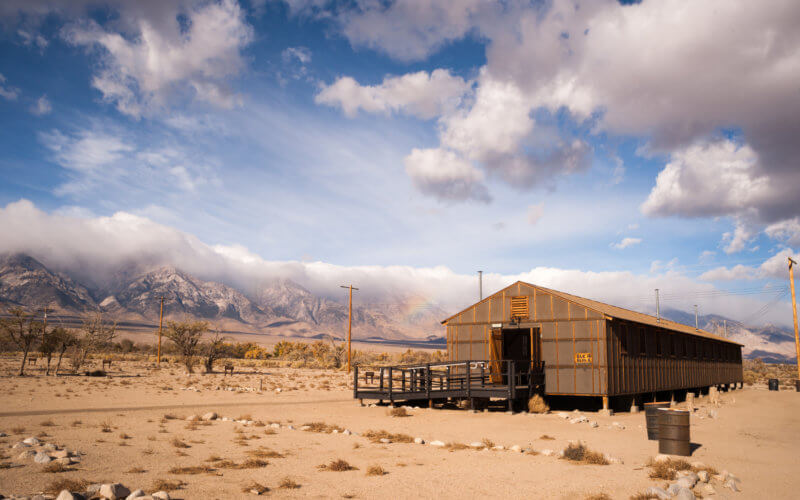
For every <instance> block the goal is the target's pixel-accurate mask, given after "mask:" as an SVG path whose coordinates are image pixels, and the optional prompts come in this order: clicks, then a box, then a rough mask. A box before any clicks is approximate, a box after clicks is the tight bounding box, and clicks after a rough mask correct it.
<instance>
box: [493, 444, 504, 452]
mask: <svg viewBox="0 0 800 500" xmlns="http://www.w3.org/2000/svg"><path fill="white" fill-rule="evenodd" d="M492 449H493V450H495V451H503V450H505V449H506V447H505V446H503V445H502V444H498V445H496V446H492Z"/></svg>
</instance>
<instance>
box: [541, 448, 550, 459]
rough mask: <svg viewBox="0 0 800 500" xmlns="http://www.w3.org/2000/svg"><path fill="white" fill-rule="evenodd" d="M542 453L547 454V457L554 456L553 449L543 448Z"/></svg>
mask: <svg viewBox="0 0 800 500" xmlns="http://www.w3.org/2000/svg"><path fill="white" fill-rule="evenodd" d="M541 454H542V455H544V456H546V457H551V456H553V450H547V449H545V450H542V451H541Z"/></svg>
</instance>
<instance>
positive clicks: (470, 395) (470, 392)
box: [467, 361, 472, 410]
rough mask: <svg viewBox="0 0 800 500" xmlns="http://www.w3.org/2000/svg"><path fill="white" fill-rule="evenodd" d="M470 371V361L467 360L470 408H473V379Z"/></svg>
mask: <svg viewBox="0 0 800 500" xmlns="http://www.w3.org/2000/svg"><path fill="white" fill-rule="evenodd" d="M470 375H472V373H471V372H470V367H469V361H467V399H468V400H469V409H470V410H471V409H472V380H470Z"/></svg>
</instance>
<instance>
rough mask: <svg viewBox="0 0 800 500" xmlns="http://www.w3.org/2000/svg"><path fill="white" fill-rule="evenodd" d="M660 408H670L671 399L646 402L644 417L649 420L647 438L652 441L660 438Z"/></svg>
mask: <svg viewBox="0 0 800 500" xmlns="http://www.w3.org/2000/svg"><path fill="white" fill-rule="evenodd" d="M660 408H669V401H657V402H655V403H645V404H644V418H645V420H647V439H649V440H650V441H655V440H657V439H658V410H659V409H660Z"/></svg>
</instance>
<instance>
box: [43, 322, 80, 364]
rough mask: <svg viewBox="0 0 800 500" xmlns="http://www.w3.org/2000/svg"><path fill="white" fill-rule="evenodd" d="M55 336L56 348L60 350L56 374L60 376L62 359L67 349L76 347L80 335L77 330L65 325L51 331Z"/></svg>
mask: <svg viewBox="0 0 800 500" xmlns="http://www.w3.org/2000/svg"><path fill="white" fill-rule="evenodd" d="M50 335H52V336H53V337H54V338H55V343H56V350H57V351H58V362H57V363H56V371H55V375H56V376H58V371H59V370H60V369H61V360H62V359H63V358H64V353H65V352H67V349H69V348H70V347H74V346H75V345H77V344H78V335H77V334H76V333H75V330H68V329H66V328H63V327H60V326H58V327H56V328H54V329H53V331H52V332H50Z"/></svg>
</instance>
